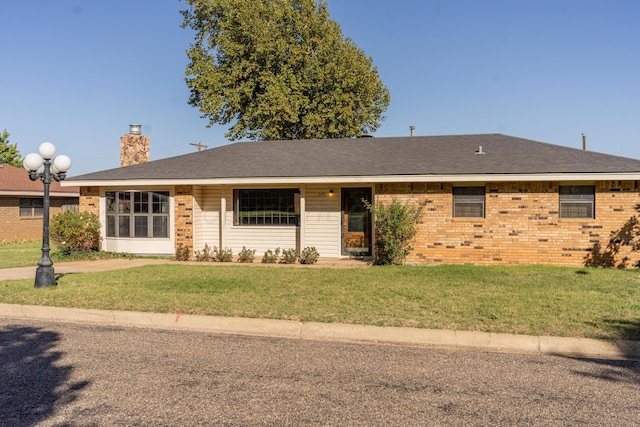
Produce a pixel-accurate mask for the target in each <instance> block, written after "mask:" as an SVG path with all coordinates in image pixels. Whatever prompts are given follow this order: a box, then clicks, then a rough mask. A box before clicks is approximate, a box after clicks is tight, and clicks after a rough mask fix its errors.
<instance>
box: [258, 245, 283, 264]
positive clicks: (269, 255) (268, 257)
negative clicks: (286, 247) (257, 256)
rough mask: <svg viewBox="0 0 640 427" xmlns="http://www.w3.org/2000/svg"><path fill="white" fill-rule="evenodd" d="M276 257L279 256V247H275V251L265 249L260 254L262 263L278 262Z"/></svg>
mask: <svg viewBox="0 0 640 427" xmlns="http://www.w3.org/2000/svg"><path fill="white" fill-rule="evenodd" d="M278 258H280V248H276V250H275V251H272V250H271V249H267V250H266V251H264V255H263V256H262V263H263V264H275V263H276V262H278Z"/></svg>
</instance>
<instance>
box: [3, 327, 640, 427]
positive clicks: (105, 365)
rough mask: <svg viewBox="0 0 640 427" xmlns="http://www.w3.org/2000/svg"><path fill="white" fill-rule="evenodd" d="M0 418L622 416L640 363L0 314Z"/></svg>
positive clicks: (33, 421)
mask: <svg viewBox="0 0 640 427" xmlns="http://www.w3.org/2000/svg"><path fill="white" fill-rule="evenodd" d="M0 379H1V380H0V426H113V425H117V426H125V425H126V426H129V425H131V426H133V425H136V426H199V425H213V426H258V425H261V426H262V425H267V426H271V425H275V426H300V425H314V426H524V425H529V426H543V425H544V426H549V425H555V426H569V425H576V426H577V425H580V426H584V425H592V426H630V425H638V424H639V423H640V362H638V361H629V360H626V361H622V360H604V359H579V358H571V357H561V356H549V355H540V354H514V353H498V352H488V351H475V350H468V349H467V350H463V349H441V348H440V349H436V348H424V347H410V346H397V345H380V344H371V343H369V344H364V343H345V342H330V341H313V340H300V339H284V338H269V337H251V336H236V335H219V334H214V333H203V332H192V331H166V330H155V329H154V330H151V329H144V328H125V327H114V326H98V325H85V324H74V323H62V322H46V321H40V320H25V319H0Z"/></svg>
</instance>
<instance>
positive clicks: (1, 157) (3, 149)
mask: <svg viewBox="0 0 640 427" xmlns="http://www.w3.org/2000/svg"><path fill="white" fill-rule="evenodd" d="M10 135H11V134H10V133H9V132H7V130H6V129H5V130H4V132H2V133H0V163H6V164H8V165H11V166H17V167H19V168H21V167H22V156H21V155H20V151H18V144H10V143H9V136H10Z"/></svg>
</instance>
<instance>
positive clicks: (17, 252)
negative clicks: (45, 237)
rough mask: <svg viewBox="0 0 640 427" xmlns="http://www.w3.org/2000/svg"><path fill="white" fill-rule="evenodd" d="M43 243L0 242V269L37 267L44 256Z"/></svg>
mask: <svg viewBox="0 0 640 427" xmlns="http://www.w3.org/2000/svg"><path fill="white" fill-rule="evenodd" d="M41 248H42V242H40V241H31V242H21V243H3V242H0V268H11V267H29V266H31V265H37V264H38V261H39V260H40V257H41V256H42V251H41Z"/></svg>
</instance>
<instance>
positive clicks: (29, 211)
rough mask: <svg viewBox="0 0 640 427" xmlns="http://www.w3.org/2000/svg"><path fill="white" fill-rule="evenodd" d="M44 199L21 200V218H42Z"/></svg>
mask: <svg viewBox="0 0 640 427" xmlns="http://www.w3.org/2000/svg"><path fill="white" fill-rule="evenodd" d="M42 215H43V207H42V199H20V216H21V217H29V216H42Z"/></svg>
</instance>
